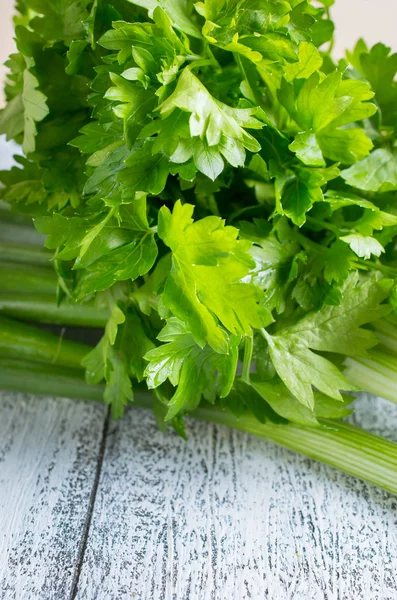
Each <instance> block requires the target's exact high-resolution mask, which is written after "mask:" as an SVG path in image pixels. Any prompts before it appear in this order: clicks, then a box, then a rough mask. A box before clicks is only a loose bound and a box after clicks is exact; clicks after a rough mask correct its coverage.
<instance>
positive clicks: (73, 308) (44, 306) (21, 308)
mask: <svg viewBox="0 0 397 600" xmlns="http://www.w3.org/2000/svg"><path fill="white" fill-rule="evenodd" d="M0 312H1V313H3V314H5V315H8V316H11V317H16V318H17V319H21V320H23V321H36V322H37V323H52V324H55V325H72V326H77V327H99V328H102V327H104V326H105V325H106V323H107V320H108V318H109V311H108V309H105V308H97V307H96V305H95V304H94V303H92V302H85V303H82V304H78V303H73V302H71V301H67V300H66V299H65V300H64V301H63V302H62V303H61V304H60V306H57V305H56V303H55V301H54V297H53V296H52V295H51V296H49V295H45V294H37V295H36V294H35V295H33V294H29V295H23V294H15V293H10V294H2V293H0Z"/></svg>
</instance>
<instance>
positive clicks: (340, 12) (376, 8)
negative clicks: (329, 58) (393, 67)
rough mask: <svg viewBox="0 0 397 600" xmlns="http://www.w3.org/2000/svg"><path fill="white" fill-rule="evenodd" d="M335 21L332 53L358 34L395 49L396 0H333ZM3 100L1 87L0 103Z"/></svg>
mask: <svg viewBox="0 0 397 600" xmlns="http://www.w3.org/2000/svg"><path fill="white" fill-rule="evenodd" d="M0 4H1V8H0V16H1V20H0V65H1V66H0V82H3V81H4V77H5V73H6V69H5V67H4V66H3V63H4V61H5V60H7V57H8V55H9V54H10V53H11V52H13V49H14V43H13V39H12V36H13V28H12V14H13V10H14V4H15V0H0ZM332 15H333V19H334V20H335V21H336V31H337V35H336V43H335V56H338V57H340V56H343V54H344V50H345V49H346V48H351V47H352V46H353V45H354V43H355V41H356V40H357V39H358V38H359V37H363V38H364V39H365V41H366V42H367V43H368V44H369V45H372V44H375V43H376V42H379V41H382V42H384V43H385V44H388V45H389V46H391V47H392V48H393V49H395V50H397V31H396V30H397V0H335V4H334V6H333V7H332ZM3 104H4V95H3V90H1V91H0V107H2V106H3Z"/></svg>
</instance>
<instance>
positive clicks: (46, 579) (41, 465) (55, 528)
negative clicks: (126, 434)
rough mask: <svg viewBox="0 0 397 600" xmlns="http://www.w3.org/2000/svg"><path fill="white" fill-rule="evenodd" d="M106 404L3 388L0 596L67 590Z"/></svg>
mask: <svg viewBox="0 0 397 600" xmlns="http://www.w3.org/2000/svg"><path fill="white" fill-rule="evenodd" d="M104 415H105V412H104V407H102V406H100V405H95V406H93V405H91V404H85V403H83V402H78V403H76V402H73V401H71V400H55V399H50V398H38V397H33V396H26V395H22V394H19V395H18V394H10V393H5V392H0V598H1V600H8V599H10V600H11V599H13V600H25V599H26V600H36V599H37V600H49V599H54V600H55V599H56V600H63V599H67V598H68V597H69V596H70V593H71V590H72V587H73V579H74V577H75V574H76V568H77V564H78V558H79V552H80V549H81V545H82V542H83V539H84V524H85V521H86V518H87V511H88V507H89V504H90V496H91V491H92V488H93V483H94V478H95V472H96V465H97V461H98V452H99V448H100V443H101V437H102V430H103V423H104Z"/></svg>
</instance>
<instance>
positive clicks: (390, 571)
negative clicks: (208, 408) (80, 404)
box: [77, 397, 397, 600]
mask: <svg viewBox="0 0 397 600" xmlns="http://www.w3.org/2000/svg"><path fill="white" fill-rule="evenodd" d="M355 419H356V421H359V422H362V423H365V424H366V425H367V426H368V429H373V430H375V431H376V432H377V433H382V434H384V435H386V436H387V437H389V438H390V439H393V438H394V439H396V433H395V423H396V420H397V407H396V406H392V405H391V404H389V403H386V402H384V401H382V400H380V399H373V398H372V399H370V398H368V397H363V398H362V399H361V400H360V401H359V404H358V412H357V416H356V417H355ZM188 430H189V441H188V443H185V442H184V441H183V440H181V439H178V438H177V437H176V436H175V435H173V434H162V433H160V432H159V431H158V430H157V428H156V425H155V423H154V421H153V419H152V417H151V415H150V414H148V413H147V412H145V411H144V410H142V409H135V410H131V411H129V412H128V414H127V416H126V418H125V419H124V420H122V421H121V422H119V423H117V424H112V425H111V427H110V430H109V434H108V438H107V446H106V451H105V458H104V462H103V469H102V473H101V478H100V485H99V488H98V494H97V497H96V502H95V507H94V513H93V518H92V524H91V530H90V535H89V538H88V541H87V548H86V554H85V559H84V563H83V567H82V571H81V575H80V580H79V585H78V591H77V598H78V599H79V600H93V599H95V600H101V599H103V600H105V599H106V600H108V599H109V598H111V599H117V600H124V599H131V598H134V599H136V600H149V599H155V600H160V599H161V600H163V599H164V600H196V599H197V600H210V599H211V600H234V599H235V600H241V599H248V598H253V599H254V600H260V599H265V598H266V599H270V600H290V599H291V600H292V599H293V600H322V599H324V600H330V599H336V600H351V599H352V598H359V599H363V600H367V599H371V600H392V599H395V598H396V597H397V571H396V565H397V517H396V509H397V503H396V499H395V498H393V497H391V496H389V495H388V494H386V493H385V492H382V491H380V490H377V489H375V488H374V487H372V486H369V485H367V484H365V483H362V482H359V481H357V480H355V479H353V478H351V477H348V476H345V475H343V474H341V473H339V472H337V471H335V470H333V469H331V468H328V467H325V466H322V465H320V464H318V463H314V462H312V461H310V460H307V459H305V458H303V457H300V456H297V455H295V454H292V453H291V452H288V451H285V450H283V449H280V448H277V447H276V446H273V445H272V444H270V443H266V442H265V443H264V442H263V441H262V440H259V439H255V438H253V437H250V436H248V435H245V434H242V433H239V432H235V431H230V430H228V429H226V428H223V427H218V426H212V425H209V424H204V423H194V422H190V423H189V426H188Z"/></svg>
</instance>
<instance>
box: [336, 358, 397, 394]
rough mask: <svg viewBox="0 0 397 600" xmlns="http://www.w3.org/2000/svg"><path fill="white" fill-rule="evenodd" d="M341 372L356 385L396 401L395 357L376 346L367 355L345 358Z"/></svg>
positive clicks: (396, 374)
mask: <svg viewBox="0 0 397 600" xmlns="http://www.w3.org/2000/svg"><path fill="white" fill-rule="evenodd" d="M344 367H345V369H344V371H343V374H344V375H345V377H346V378H347V380H348V381H349V382H350V383H352V384H353V385H356V386H357V387H359V388H361V389H363V390H365V391H366V392H370V393H371V394H375V395H376V396H381V397H382V398H386V400H390V401H391V402H395V403H397V357H396V355H394V354H393V353H390V352H388V351H387V349H382V347H377V348H376V349H375V350H370V351H369V353H368V357H359V358H346V359H345V361H344Z"/></svg>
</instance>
